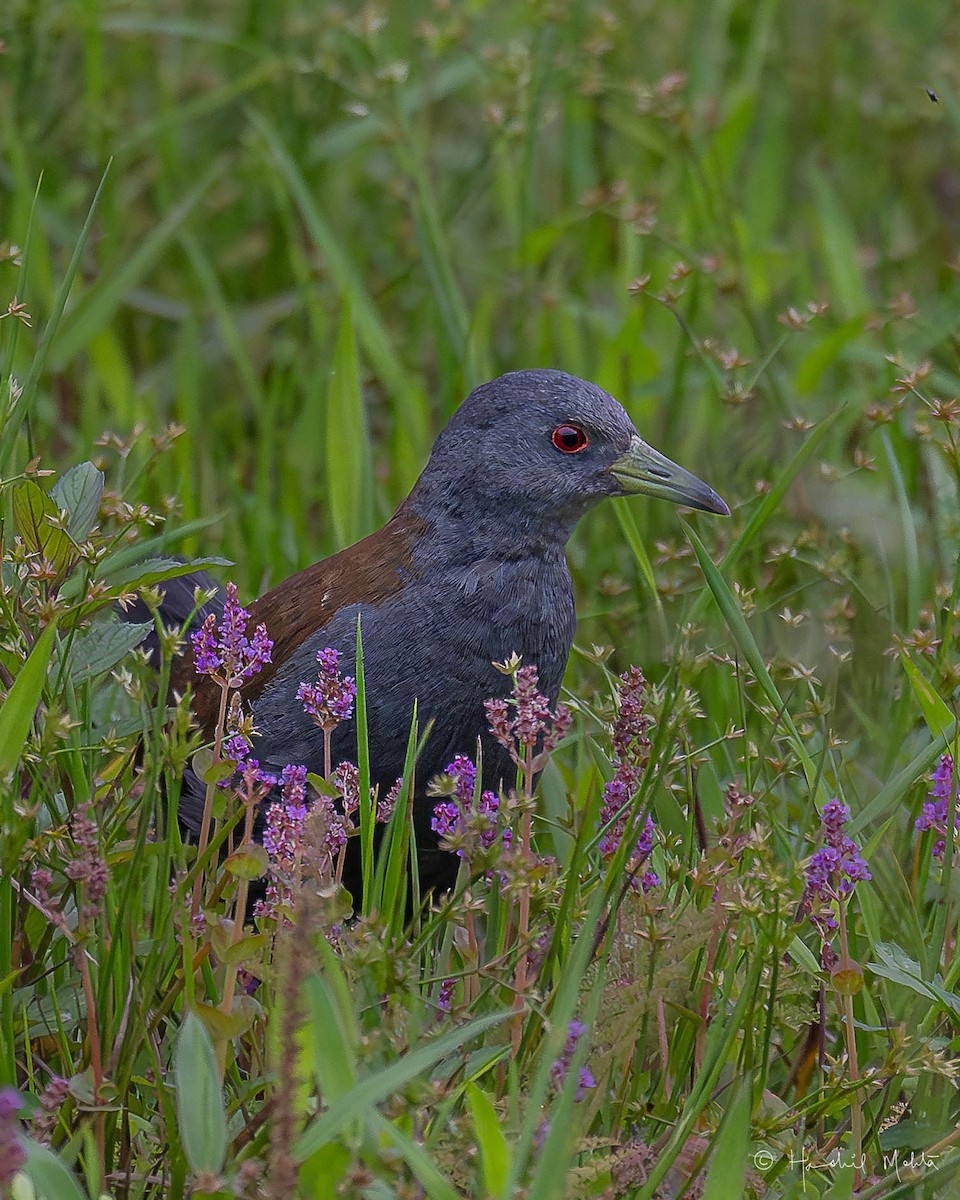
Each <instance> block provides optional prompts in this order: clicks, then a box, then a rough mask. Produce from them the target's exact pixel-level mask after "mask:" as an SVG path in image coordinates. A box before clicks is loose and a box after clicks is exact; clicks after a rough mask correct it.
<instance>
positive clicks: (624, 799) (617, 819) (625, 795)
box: [599, 667, 660, 893]
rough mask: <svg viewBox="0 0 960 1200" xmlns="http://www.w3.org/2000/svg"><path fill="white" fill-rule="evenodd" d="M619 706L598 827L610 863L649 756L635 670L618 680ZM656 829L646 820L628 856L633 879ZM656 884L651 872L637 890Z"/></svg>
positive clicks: (642, 688) (643, 684) (641, 682)
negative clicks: (611, 770) (610, 771)
mask: <svg viewBox="0 0 960 1200" xmlns="http://www.w3.org/2000/svg"><path fill="white" fill-rule="evenodd" d="M620 683H621V687H620V704H619V711H618V713H617V719H616V721H615V722H614V726H613V739H612V740H613V749H614V775H613V778H612V779H611V780H610V781H609V782H608V783H607V784H606V785H605V786H604V789H603V806H602V808H601V810H600V824H601V826H603V829H604V832H603V834H602V836H601V838H600V843H599V849H600V853H601V855H602V856H603V858H604V859H606V860H609V859H611V858H612V857H613V856H614V855H615V854H616V852H617V850H618V849H619V848H620V845H621V843H622V842H623V838H624V835H625V834H626V832H627V827H628V825H631V824H632V823H633V822H632V817H633V815H634V814H633V813H632V812H631V808H632V802H633V796H634V794H635V793H636V791H637V789H638V788H639V786H640V781H641V778H642V776H643V769H644V767H646V765H647V761H648V759H649V756H650V739H649V737H648V736H647V731H648V730H649V728H650V726H651V725H652V724H653V721H652V718H651V717H649V716H648V715H647V714H646V712H645V702H646V688H647V681H646V679H645V678H644V676H643V672H642V671H641V670H640V668H639V667H631V668H630V669H629V670H628V671H625V672H624V673H623V674H622V675H621V676H620ZM655 834H656V825H655V824H654V821H653V818H652V817H651V816H649V815H648V816H647V818H646V821H645V822H644V826H643V829H642V831H641V833H640V836H639V837H638V839H637V844H636V846H635V847H634V849H633V853H632V854H631V855H630V857H629V860H628V863H627V866H628V869H629V870H630V871H631V873H632V874H633V876H634V886H637V884H636V882H635V880H636V874H637V872H638V871H639V869H640V867H641V866H642V865H643V864H644V863H645V862H646V861H647V859H648V858H649V857H650V853H651V851H652V849H653V840H654V836H655ZM659 884H660V880H659V878H658V876H657V875H656V874H655V872H653V871H651V870H646V871H644V873H643V875H642V876H641V877H640V881H639V886H640V888H641V889H642V890H643V891H644V892H645V893H646V892H649V891H650V890H651V888H655V887H658V886H659Z"/></svg>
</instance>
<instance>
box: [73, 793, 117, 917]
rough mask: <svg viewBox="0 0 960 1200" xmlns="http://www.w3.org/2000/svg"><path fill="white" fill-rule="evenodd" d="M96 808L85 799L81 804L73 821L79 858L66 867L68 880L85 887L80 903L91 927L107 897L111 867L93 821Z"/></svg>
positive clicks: (81, 913)
mask: <svg viewBox="0 0 960 1200" xmlns="http://www.w3.org/2000/svg"><path fill="white" fill-rule="evenodd" d="M92 807H93V802H92V801H91V800H84V801H83V803H82V804H78V805H77V808H76V811H75V812H74V814H73V820H72V821H71V830H72V833H73V842H74V845H75V847H76V850H77V855H76V857H75V858H74V859H73V861H72V862H69V863H68V864H67V866H66V867H65V868H64V870H65V873H66V875H67V877H68V878H70V879H72V880H73V882H74V883H79V884H82V885H83V900H82V903H81V904H80V921H81V923H82V924H83V925H88V924H89V923H90V921H92V920H94V919H95V918H96V917H97V916H98V915H99V913H100V905H101V902H102V901H103V898H104V896H105V895H106V894H107V864H106V862H105V861H104V859H103V856H102V855H101V853H100V845H99V841H98V838H97V827H96V825H95V824H94V822H93V821H92V820H91V818H90V810H91V808H92Z"/></svg>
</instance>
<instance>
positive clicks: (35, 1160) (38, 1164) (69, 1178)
mask: <svg viewBox="0 0 960 1200" xmlns="http://www.w3.org/2000/svg"><path fill="white" fill-rule="evenodd" d="M22 1142H23V1146H24V1148H25V1150H26V1152H27V1161H26V1163H25V1164H24V1168H23V1170H24V1174H25V1175H27V1177H28V1178H29V1180H30V1182H31V1183H32V1184H33V1187H34V1192H35V1194H36V1200H86V1198H85V1197H84V1194H83V1192H81V1191H80V1188H79V1187H78V1186H77V1182H76V1180H75V1179H74V1177H73V1175H72V1174H71V1173H70V1171H68V1170H67V1168H66V1167H65V1166H64V1165H63V1163H62V1162H61V1161H60V1159H59V1158H57V1156H56V1155H55V1154H54V1153H52V1151H50V1150H48V1149H47V1148H46V1146H38V1145H37V1143H36V1142H34V1141H31V1139H30V1138H28V1137H24V1138H23V1139H22Z"/></svg>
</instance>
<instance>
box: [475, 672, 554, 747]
mask: <svg viewBox="0 0 960 1200" xmlns="http://www.w3.org/2000/svg"><path fill="white" fill-rule="evenodd" d="M539 684H540V677H539V674H538V672H537V668H536V667H535V666H533V665H532V664H531V665H530V666H526V667H519V668H518V669H517V672H516V674H515V675H514V679H513V694H512V697H511V699H510V700H509V701H507V700H503V699H500V698H496V699H491V700H485V701H484V705H483V706H484V709H485V711H486V714H487V723H488V725H489V727H490V732H491V733H492V734H493V736H494V738H496V740H497V741H498V742H499V743H500V745H501V746H503V748H504V749H505V750H507V751H508V752H509V754H510V757H511V758H512V759H513V761H514V762H515V763H518V764H519V763H521V762H522V761H523V758H524V753H525V752H526V751H528V750H533V749H534V747H536V746H537V745H538V744H539V746H540V752H541V753H542V754H548V753H549V752H550V751H551V750H553V748H554V747H555V746H556V745H557V743H558V742H559V741H560V740H561V739H562V738H563V737H565V736H566V733H567V731H568V729H569V728H570V722H571V720H572V718H571V716H570V712H569V710H568V709H567V707H566V706H565V705H563V704H558V705H557V708H556V711H555V712H551V710H550V701H549V699H548V697H546V696H545V695H544V694H543V692H541V691H540V688H539ZM511 707H512V709H513V713H512V715H511V711H510V710H511ZM518 746H519V747H520V749H519V750H518V749H517V747H518ZM536 769H537V770H539V769H540V768H539V766H537V768H536Z"/></svg>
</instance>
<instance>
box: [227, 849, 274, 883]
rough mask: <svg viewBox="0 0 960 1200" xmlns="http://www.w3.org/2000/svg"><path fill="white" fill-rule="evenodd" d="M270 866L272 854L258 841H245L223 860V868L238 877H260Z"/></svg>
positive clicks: (248, 878)
mask: <svg viewBox="0 0 960 1200" xmlns="http://www.w3.org/2000/svg"><path fill="white" fill-rule="evenodd" d="M269 866H270V856H269V855H268V854H267V852H266V850H264V848H263V847H262V846H258V845H257V843H256V842H244V844H243V845H242V846H239V847H238V848H237V849H236V850H234V852H233V853H232V854H230V855H228V856H227V857H226V858H225V859H224V860H223V869H224V870H225V871H229V872H230V874H231V875H233V876H235V877H236V878H237V879H247V880H250V879H259V878H260V876H261V875H265V874H266V873H267V868H268V867H269Z"/></svg>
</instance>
